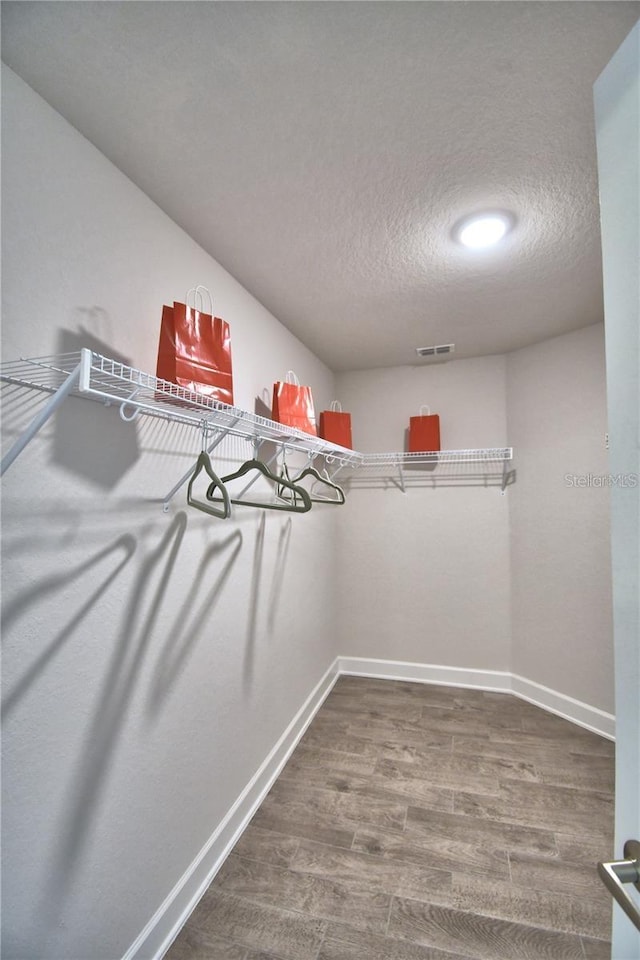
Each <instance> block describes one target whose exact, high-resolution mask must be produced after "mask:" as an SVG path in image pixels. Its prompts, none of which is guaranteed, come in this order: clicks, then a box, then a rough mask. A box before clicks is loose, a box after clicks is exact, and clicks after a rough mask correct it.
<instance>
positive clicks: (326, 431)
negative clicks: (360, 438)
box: [318, 400, 353, 450]
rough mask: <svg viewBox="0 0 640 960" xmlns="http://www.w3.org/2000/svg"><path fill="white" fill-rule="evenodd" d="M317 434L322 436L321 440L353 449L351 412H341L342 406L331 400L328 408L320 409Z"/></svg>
mask: <svg viewBox="0 0 640 960" xmlns="http://www.w3.org/2000/svg"><path fill="white" fill-rule="evenodd" d="M318 436H320V437H322V439H323V440H328V441H329V443H335V444H337V445H338V446H339V447H348V448H349V450H352V449H353V440H352V439H351V414H350V413H343V412H342V406H341V404H340V403H339V401H338V400H332V401H331V409H330V410H321V411H320V422H319V424H318Z"/></svg>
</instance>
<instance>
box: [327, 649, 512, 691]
mask: <svg viewBox="0 0 640 960" xmlns="http://www.w3.org/2000/svg"><path fill="white" fill-rule="evenodd" d="M338 665H339V671H340V674H346V675H348V676H353V677H375V678H377V679H379V680H411V681H413V682H414V683H436V684H438V683H439V684H444V685H445V686H447V687H478V688H480V689H481V690H496V691H499V692H508V691H510V690H511V674H510V673H504V672H502V671H500V670H469V669H467V668H466V667H442V666H439V665H437V664H434V663H405V662H403V661H401V660H373V659H370V658H369V657H338Z"/></svg>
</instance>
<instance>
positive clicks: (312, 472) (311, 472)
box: [278, 463, 347, 507]
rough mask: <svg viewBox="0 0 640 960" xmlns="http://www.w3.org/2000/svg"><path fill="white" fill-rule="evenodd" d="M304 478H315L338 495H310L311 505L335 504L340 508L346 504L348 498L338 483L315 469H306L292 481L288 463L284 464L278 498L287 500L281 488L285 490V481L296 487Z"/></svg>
mask: <svg viewBox="0 0 640 960" xmlns="http://www.w3.org/2000/svg"><path fill="white" fill-rule="evenodd" d="M304 477H313V478H314V479H315V481H316V483H321V484H322V485H323V486H325V487H330V488H331V489H332V490H335V491H336V493H337V495H338V496H337V497H313V496H311V494H309V498H310V500H311V503H333V504H335V505H336V506H337V507H339V506H341V505H342V504H343V503H345V502H346V499H347V498H346V497H345V494H344V490H343V489H342V487H339V486H338V484H337V483H333V481H332V480H330V479H329V476H328V475H327V476H324V477H323V476H322V474H321V473H319V472H318V471H317V470H316V468H315V467H306V468H305V469H304V470H303V471H302V473H299V474H298V475H297V476H296V477H294V478H293V480H291V477H290V476H289V470H288V468H287V465H286V463H285V464H283V467H282V476H281V477H280V479H279V485H278V496H279V497H281V498H282V499H283V500H286V499H287V497H286V495H285V494H284V492H283V491H282V490H281V486H282V487H283V488H284V487H286V483H285V482H284V481H285V480H286V481H288V482H289V483H293V484H294V486H295V485H297V484H298V483H299V482H300V480H302V479H304ZM280 485H281V486H280Z"/></svg>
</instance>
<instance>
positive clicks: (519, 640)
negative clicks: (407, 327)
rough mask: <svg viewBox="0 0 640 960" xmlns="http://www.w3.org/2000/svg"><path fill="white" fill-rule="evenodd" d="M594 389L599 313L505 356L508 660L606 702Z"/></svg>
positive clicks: (602, 427) (609, 681)
mask: <svg viewBox="0 0 640 960" xmlns="http://www.w3.org/2000/svg"><path fill="white" fill-rule="evenodd" d="M605 391H606V385H605V357H604V331H603V326H602V324H597V325H595V326H590V327H585V328H583V329H582V330H577V331H575V332H573V333H570V334H566V335H565V336H561V337H555V338H553V339H552V340H547V341H545V342H544V343H540V344H537V345H535V346H532V347H527V348H526V349H523V350H518V351H516V352H514V353H512V354H510V355H509V357H508V363H507V421H508V430H509V442H510V443H512V444H513V447H514V449H515V450H516V451H517V471H518V478H517V482H516V483H515V484H514V485H513V486H512V487H511V488H510V490H509V509H510V528H511V589H512V616H511V622H512V669H513V672H514V673H516V674H519V675H522V676H525V677H527V679H529V680H533V681H535V682H537V683H541V684H543V685H544V686H548V687H552V688H553V689H555V690H560V691H561V692H562V693H564V694H566V695H567V696H571V697H574V698H575V699H577V700H581V701H583V702H585V703H588V704H590V705H591V706H594V707H598V708H599V709H601V710H605V711H608V712H611V713H613V712H614V711H613V640H612V620H611V571H610V544H609V537H610V516H609V506H610V489H609V487H608V486H607V485H606V484H607V480H606V477H607V475H608V474H609V467H608V461H607V450H606V443H605V434H606V431H607V421H606V392H605ZM602 478H605V479H602Z"/></svg>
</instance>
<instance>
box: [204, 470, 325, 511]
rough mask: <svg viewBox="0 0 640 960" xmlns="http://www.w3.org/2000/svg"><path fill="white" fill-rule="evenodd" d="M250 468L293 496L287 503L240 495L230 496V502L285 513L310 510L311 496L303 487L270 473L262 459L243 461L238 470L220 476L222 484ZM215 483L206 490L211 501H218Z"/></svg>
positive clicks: (235, 478) (240, 475)
mask: <svg viewBox="0 0 640 960" xmlns="http://www.w3.org/2000/svg"><path fill="white" fill-rule="evenodd" d="M251 470H257V471H258V472H259V473H261V474H262V475H263V476H265V477H266V478H267V479H268V480H273V481H274V482H275V483H277V484H278V487H281V486H282V487H285V488H286V489H288V490H291V491H292V493H293V497H292V499H291V500H289V502H288V503H286V504H284V503H267V502H266V501H264V500H258V501H256V500H244V499H242V498H241V497H235V498H234V497H231V498H230V500H231V503H237V504H240V505H242V506H245V507H259V508H260V509H261V510H282V511H284V512H286V513H306V512H307V511H308V510H311V497H310V496H309V494H308V493H307V491H306V490H305V489H304V488H303V487H298V486H297V485H296V484H295V483H293V481H291V480H288V479H286V478H285V477H278V476H277V475H276V474H275V473H272V472H271V470H269V467H268V466H267V465H266V463H263V462H262V460H256V459H253V460H247V461H246V463H243V464H242V466H241V467H240V469H239V470H236V472H235V473H230V474H229V475H228V476H226V477H223V478H222V481H221V483H222V485H223V487H224V484H226V483H230V482H231V480H237V479H238V478H239V477H244V476H245V474H247V473H249V472H250V471H251ZM215 491H216V484H215V483H212V484H210V486H209V489H208V490H207V500H209V501H211V502H212V503H216V502H218V500H217V498H216V497H215ZM298 500H301V501H302V503H299V502H298Z"/></svg>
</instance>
